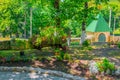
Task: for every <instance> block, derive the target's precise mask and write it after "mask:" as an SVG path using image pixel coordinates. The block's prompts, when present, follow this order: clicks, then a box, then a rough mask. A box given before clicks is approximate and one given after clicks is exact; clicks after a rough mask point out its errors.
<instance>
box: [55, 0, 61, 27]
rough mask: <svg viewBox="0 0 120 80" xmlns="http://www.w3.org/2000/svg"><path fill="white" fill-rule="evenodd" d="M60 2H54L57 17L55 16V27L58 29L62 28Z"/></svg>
mask: <svg viewBox="0 0 120 80" xmlns="http://www.w3.org/2000/svg"><path fill="white" fill-rule="evenodd" d="M59 7H60V0H54V8H55V10H56V16H55V25H56V26H57V27H60V17H59V15H60V8H59Z"/></svg>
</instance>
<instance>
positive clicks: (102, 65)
mask: <svg viewBox="0 0 120 80" xmlns="http://www.w3.org/2000/svg"><path fill="white" fill-rule="evenodd" d="M97 67H98V70H99V71H100V72H105V73H107V71H109V74H112V72H113V71H115V65H114V64H113V63H111V62H110V61H109V60H108V59H106V58H105V59H103V60H102V61H101V62H97Z"/></svg>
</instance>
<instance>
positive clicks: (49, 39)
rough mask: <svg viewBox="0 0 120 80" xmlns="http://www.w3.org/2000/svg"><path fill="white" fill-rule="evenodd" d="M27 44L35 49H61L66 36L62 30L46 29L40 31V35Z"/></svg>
mask: <svg viewBox="0 0 120 80" xmlns="http://www.w3.org/2000/svg"><path fill="white" fill-rule="evenodd" d="M29 42H30V44H31V46H32V47H33V48H35V49H41V48H43V47H49V46H50V47H59V48H63V45H64V44H65V43H66V42H67V40H66V34H65V33H64V31H63V30H62V29H60V28H53V27H47V28H44V29H43V30H41V31H40V35H35V36H33V37H32V38H31V39H30V40H29Z"/></svg>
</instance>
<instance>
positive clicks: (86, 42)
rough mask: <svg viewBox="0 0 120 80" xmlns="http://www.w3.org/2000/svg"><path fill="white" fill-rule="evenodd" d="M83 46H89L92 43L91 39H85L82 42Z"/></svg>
mask: <svg viewBox="0 0 120 80" xmlns="http://www.w3.org/2000/svg"><path fill="white" fill-rule="evenodd" d="M82 45H83V47H88V46H89V45H90V41H88V40H85V41H84V42H83V43H82Z"/></svg>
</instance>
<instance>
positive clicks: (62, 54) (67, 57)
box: [56, 52, 71, 61]
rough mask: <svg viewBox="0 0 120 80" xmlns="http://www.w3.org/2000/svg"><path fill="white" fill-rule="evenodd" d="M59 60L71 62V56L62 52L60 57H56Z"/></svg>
mask: <svg viewBox="0 0 120 80" xmlns="http://www.w3.org/2000/svg"><path fill="white" fill-rule="evenodd" d="M56 58H57V60H60V61H61V60H71V56H70V55H69V54H68V53H64V52H60V53H59V55H57V56H56Z"/></svg>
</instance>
